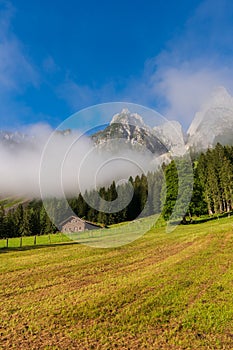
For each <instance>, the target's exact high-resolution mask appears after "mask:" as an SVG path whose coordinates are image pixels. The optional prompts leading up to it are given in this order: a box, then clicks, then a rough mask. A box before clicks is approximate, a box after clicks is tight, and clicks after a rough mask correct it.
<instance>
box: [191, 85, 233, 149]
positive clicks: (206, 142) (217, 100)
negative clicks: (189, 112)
mask: <svg viewBox="0 0 233 350" xmlns="http://www.w3.org/2000/svg"><path fill="white" fill-rule="evenodd" d="M232 130H233V97H232V96H231V95H230V94H229V93H228V92H227V90H226V89H225V88H224V87H218V88H217V89H215V91H214V92H213V94H212V95H211V97H210V99H209V100H208V101H207V102H206V103H205V104H204V105H203V107H202V109H201V110H200V111H199V112H197V113H196V114H195V116H194V119H193V121H192V123H191V125H190V127H189V129H188V143H187V145H188V146H189V147H194V148H196V149H206V148H208V147H213V146H214V145H216V143H217V142H220V143H221V144H223V145H224V144H233V133H232Z"/></svg>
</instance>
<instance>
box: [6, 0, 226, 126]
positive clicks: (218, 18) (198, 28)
mask: <svg viewBox="0 0 233 350" xmlns="http://www.w3.org/2000/svg"><path fill="white" fill-rule="evenodd" d="M232 81H233V4H232V2H231V1H230V0H204V1H197V0H196V1H195V0H189V1H187V0H180V1H160V0H158V1H155V0H153V1H152V0H151V1H149V0H144V1H139V0H135V1H129V0H125V1H122V0H118V1H105V0H104V1H78V0H76V1H75V0H69V1H61V0H57V1H46V0H42V1H38V0H34V1H28V0H17V1H16V0H12V1H1V0H0V96H1V103H0V129H17V128H20V127H21V126H23V125H28V124H34V123H48V124H50V125H51V126H52V127H56V126H57V125H58V124H59V123H60V122H62V121H63V120H64V119H65V118H67V117H68V116H69V115H70V114H72V113H74V112H76V111H79V110H80V109H82V108H85V107H89V106H91V105H93V104H98V103H102V102H111V101H127V102H134V103H138V104H142V105H145V106H146V107H150V108H155V109H156V110H157V111H158V112H160V113H163V114H164V115H165V116H166V117H167V118H169V119H177V120H179V121H180V122H181V123H182V124H183V126H184V128H187V127H188V126H189V123H190V121H191V119H192V117H193V115H194V113H195V112H196V111H197V110H198V108H200V105H201V104H202V103H203V102H204V100H205V99H206V98H208V96H209V94H210V93H211V91H212V89H214V88H215V87H217V86H218V85H224V86H225V87H226V88H227V89H228V90H229V92H230V93H233V83H232Z"/></svg>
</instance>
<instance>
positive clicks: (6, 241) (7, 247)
mask: <svg viewBox="0 0 233 350" xmlns="http://www.w3.org/2000/svg"><path fill="white" fill-rule="evenodd" d="M6 248H8V238H7V239H6Z"/></svg>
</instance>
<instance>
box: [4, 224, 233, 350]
mask: <svg viewBox="0 0 233 350" xmlns="http://www.w3.org/2000/svg"><path fill="white" fill-rule="evenodd" d="M147 220H148V219H145V222H144V224H145V225H146V222H147V223H148V221H147ZM142 225H143V223H142ZM232 225H233V221H232V219H231V218H223V219H220V220H214V221H210V222H206V223H203V224H195V225H187V226H179V227H177V229H176V230H175V231H174V232H172V233H166V227H165V226H163V225H159V226H161V227H156V228H151V229H150V230H149V232H147V233H146V234H145V235H143V236H142V237H140V238H138V239H137V240H136V241H135V242H132V243H130V244H128V245H124V246H121V247H118V248H109V249H100V248H99V249H97V248H91V247H89V246H85V245H82V244H77V243H75V242H71V241H70V242H68V241H67V240H68V238H67V237H66V236H61V235H59V234H58V235H51V239H54V242H53V241H51V245H46V244H49V243H50V242H48V236H41V237H39V238H41V239H43V240H44V241H43V242H44V243H41V244H40V245H38V246H33V245H32V246H31V247H30V244H29V243H30V242H29V241H28V246H27V247H25V248H24V249H21V250H17V249H8V250H7V249H1V250H0V252H1V253H0V259H1V265H0V307H1V313H0V325H1V326H0V327H1V329H0V332H1V338H0V348H3V349H8V348H16V349H116V348H118V349H153V350H154V349H155V350H157V349H229V350H230V349H232V341H233V331H232V324H233V298H232V290H233V268H232V267H233V258H232V252H233V227H232ZM119 227H120V228H121V230H124V225H120V226H119ZM112 229H114V230H115V234H116V232H117V231H116V230H117V229H118V227H117V226H114V227H113V228H109V229H108V230H109V234H111V233H112V231H111V230H112ZM100 231H101V230H100ZM122 233H123V232H122V231H120V232H119V234H122ZM93 234H94V233H93ZM59 237H60V238H59ZM25 239H31V238H30V237H25ZM59 239H60V241H59ZM55 240H57V243H56V242H55ZM62 240H63V242H62ZM65 240H66V241H67V242H65ZM41 242H42V241H41ZM16 243H17V242H16Z"/></svg>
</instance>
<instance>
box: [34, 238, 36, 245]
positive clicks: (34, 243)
mask: <svg viewBox="0 0 233 350" xmlns="http://www.w3.org/2000/svg"><path fill="white" fill-rule="evenodd" d="M34 245H36V236H35V237H34Z"/></svg>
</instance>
